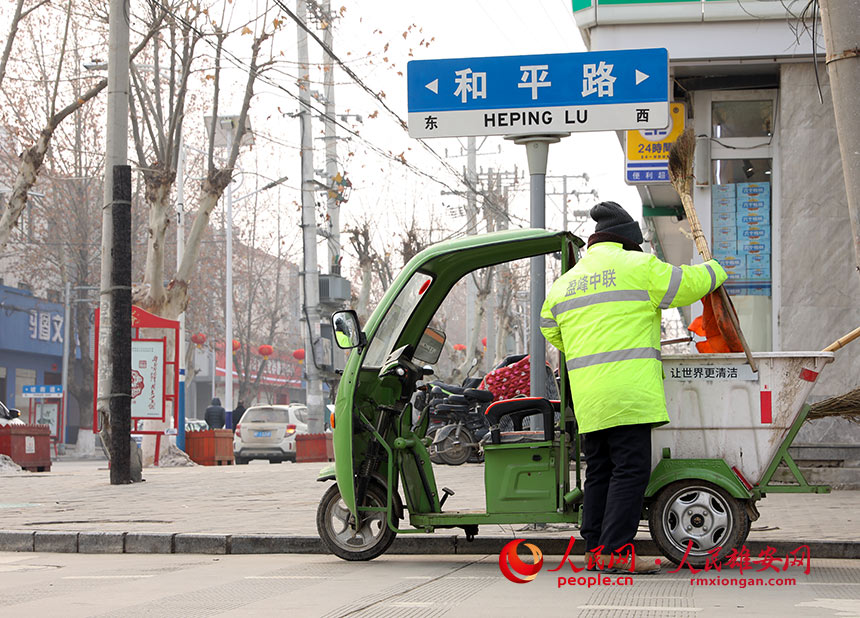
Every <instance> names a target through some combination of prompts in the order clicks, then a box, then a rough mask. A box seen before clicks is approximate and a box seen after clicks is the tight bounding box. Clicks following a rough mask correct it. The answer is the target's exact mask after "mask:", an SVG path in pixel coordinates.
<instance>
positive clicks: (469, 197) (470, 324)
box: [466, 136, 481, 355]
mask: <svg viewBox="0 0 860 618" xmlns="http://www.w3.org/2000/svg"><path fill="white" fill-rule="evenodd" d="M477 155H478V149H477V147H476V144H475V137H474V136H470V137H468V138H466V190H467V191H468V193H466V234H468V235H469V236H473V235H475V234H477V233H478V199H477V198H478V195H477V193H478V177H477V171H478V170H477V167H478V164H477V161H476V159H477ZM476 297H477V290H476V289H475V281H474V279H472V277H471V275H470V276H469V277H467V278H466V339H467V340H469V339H470V338H471V333H472V330H473V329H476V328H480V327H481V325H480V324H475V298H476ZM473 351H474V350H469V352H468V354H470V355H471V354H472V352H473Z"/></svg>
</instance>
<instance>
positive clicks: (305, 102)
mask: <svg viewBox="0 0 860 618" xmlns="http://www.w3.org/2000/svg"><path fill="white" fill-rule="evenodd" d="M296 16H297V17H298V18H299V19H298V24H297V25H296V30H297V33H298V52H299V106H300V110H299V118H300V125H301V157H302V245H303V249H304V267H303V269H302V270H303V275H304V276H303V280H304V314H305V315H304V318H305V324H306V326H307V328H306V329H305V332H304V337H303V338H304V341H305V351H306V357H305V376H306V391H305V392H306V403H307V406H308V432H309V433H322V432H323V430H324V423H323V394H322V379H321V376H320V369H319V364H318V363H319V361H318V359H317V347H316V344H317V342H318V341H319V340H320V316H319V296H320V286H319V272H318V269H317V223H316V205H315V204H314V193H313V191H314V187H313V184H314V150H313V148H314V146H313V136H312V135H311V92H310V87H309V86H310V85H309V83H308V73H309V72H310V66H309V64H308V34H307V31H305V29H304V27H303V26H305V24H306V23H307V5H306V0H296Z"/></svg>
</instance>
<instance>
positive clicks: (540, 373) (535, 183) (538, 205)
mask: <svg viewBox="0 0 860 618" xmlns="http://www.w3.org/2000/svg"><path fill="white" fill-rule="evenodd" d="M567 135H569V133H566V134H562V135H525V136H522V137H515V138H513V140H514V143H515V144H521V145H523V146H525V147H526V155H527V156H528V162H529V180H530V186H529V193H530V218H529V222H530V225H531V227H533V228H544V227H546V162H547V158H548V156H549V145H550V144H555V143H556V142H558V141H560V140H561V138H562V137H566V136H567ZM545 296H546V258H545V256H543V255H540V256H537V257H533V258H531V263H530V266H529V355H530V357H531V360H530V373H529V382H530V392H531V396H532V397H546V374H545V372H546V370H545V369H544V366H545V365H546V342H545V340H544V338H543V334H542V333H541V331H540V310H541V307H542V306H543V301H544V297H545ZM531 429H532V431H539V430H541V429H543V418H542V417H541V416H539V415H535V416H532V417H531Z"/></svg>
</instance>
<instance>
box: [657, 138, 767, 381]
mask: <svg viewBox="0 0 860 618" xmlns="http://www.w3.org/2000/svg"><path fill="white" fill-rule="evenodd" d="M695 151H696V136H695V135H694V133H693V129H692V128H691V127H688V128H687V129H686V130H685V131H684V132H683V133H682V134H681V136H680V137H679V138H678V139H677V140H675V143H674V144H672V148H671V149H670V150H669V178H670V179H671V181H672V186H673V187H675V191H676V192H677V193H678V196H679V197H680V198H681V203H682V204H683V205H684V213H685V214H686V215H687V220H688V221H689V222H690V230H691V231H692V232H693V242H694V243H695V244H696V249H697V250H698V252H699V255H701V256H702V259H703V260H704V261H706V262H707V261H708V260H710V259H711V250H710V248H709V247H708V242H707V240H706V239H705V234H704V232H703V231H702V225H701V224H700V223H699V217H698V215H696V207H695V205H694V204H693V178H694V177H693V160H694V157H695ZM712 305H713V308H714V313H715V315H717V316H720V315H723V316H727V317H728V319H729V322H730V325H729V324H724V323H722V322H724V321H725V318H723V319H722V320H718V322H720V324H719V326H720V330H721V331H722V333H723V336H724V337H725V338H726V339H727V340H730V341H734V340H737V342H739V343H740V347H741V348H743V351H744V354H745V355H746V357H747V362H748V363H749V365H750V367H751V368H752V370H753V371H758V368H757V367H756V362H755V360H754V359H753V356H752V352H751V351H750V348H749V346H748V345H747V341H746V339H745V338H744V335H743V332H741V325H740V322H739V321H738V314H737V312H735V307H734V305H732V301H731V299H730V298H729V295H728V293H727V292H726V290H725V288H724V287H723V286H720V287H719V288H718V296H716V297H714V298H712Z"/></svg>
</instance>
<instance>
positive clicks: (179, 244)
mask: <svg viewBox="0 0 860 618" xmlns="http://www.w3.org/2000/svg"><path fill="white" fill-rule="evenodd" d="M184 210H185V144H184V142H183V140H182V138H181V137H180V138H179V161H177V163H176V270H177V271H178V270H179V267H180V266H181V265H182V255H183V254H184V253H185V230H184V220H183V218H182V214H183V211H184ZM185 353H186V349H185V312H184V311H183V312H182V313H180V314H179V358H177V359H176V361H177V365H176V366H177V367H179V392H178V393H177V394H176V395H177V397H176V407H177V417H176V418H177V421H176V424H177V427H176V446H177V447H178V448H179V449H180V450H183V451H184V450H185Z"/></svg>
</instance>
